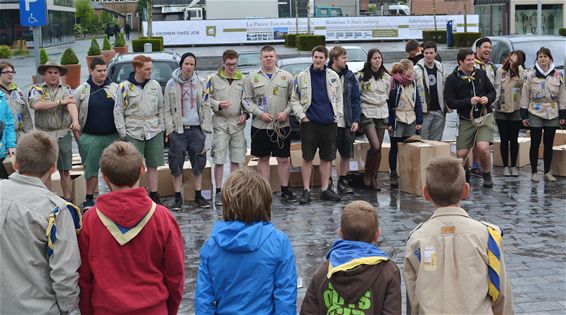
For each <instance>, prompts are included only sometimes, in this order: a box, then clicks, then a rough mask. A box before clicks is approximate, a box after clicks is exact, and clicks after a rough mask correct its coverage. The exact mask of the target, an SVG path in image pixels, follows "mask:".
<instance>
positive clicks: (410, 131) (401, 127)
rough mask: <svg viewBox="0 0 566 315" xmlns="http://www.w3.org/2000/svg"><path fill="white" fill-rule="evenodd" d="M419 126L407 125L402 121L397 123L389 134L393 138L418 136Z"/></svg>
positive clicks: (414, 124)
mask: <svg viewBox="0 0 566 315" xmlns="http://www.w3.org/2000/svg"><path fill="white" fill-rule="evenodd" d="M416 126H417V124H416V123H415V122H413V123H412V124H406V123H403V122H400V121H396V122H395V129H394V130H393V131H390V132H389V136H390V137H393V138H408V137H410V136H414V135H416V134H417V129H416Z"/></svg>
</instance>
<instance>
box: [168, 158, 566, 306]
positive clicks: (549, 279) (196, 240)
mask: <svg viewBox="0 0 566 315" xmlns="http://www.w3.org/2000/svg"><path fill="white" fill-rule="evenodd" d="M381 176H382V181H383V183H384V184H387V181H388V178H387V174H386V173H382V175H381ZM494 184H495V185H494V188H493V189H486V188H483V187H482V181H481V179H479V178H474V177H472V193H471V196H470V198H469V200H467V201H465V202H464V203H463V207H464V208H465V209H467V210H468V211H469V213H470V215H471V216H472V217H474V218H475V219H478V220H485V221H488V222H491V223H494V224H497V225H499V226H501V227H502V228H503V229H504V232H505V235H504V236H503V244H504V252H505V259H506V265H507V271H508V275H509V277H510V279H511V285H512V290H513V299H514V306H515V312H516V313H517V314H538V315H540V314H566V288H565V286H566V254H565V252H566V189H565V188H566V178H560V177H559V178H558V181H557V182H555V183H544V182H542V181H541V182H540V183H531V181H530V168H529V167H528V166H527V167H524V168H522V169H521V175H520V177H518V178H512V177H501V168H495V170H494ZM319 191H320V189H319V190H318V191H317V190H316V189H315V190H314V193H313V194H314V196H313V197H314V198H313V199H314V200H313V202H312V203H311V205H308V206H300V205H298V204H295V205H291V206H287V205H282V204H281V203H280V202H279V197H278V194H274V195H273V199H274V202H273V210H272V211H273V214H272V217H273V222H274V223H275V225H276V226H277V227H278V228H279V229H281V230H283V231H284V232H286V233H287V234H288V235H289V238H290V239H291V243H292V245H293V247H294V250H295V255H296V259H297V263H298V268H297V269H298V272H299V275H300V277H301V278H302V282H303V286H302V288H300V289H299V291H298V305H297V309H299V308H300V303H301V301H302V298H303V296H304V294H305V291H306V288H307V286H308V283H309V281H310V278H311V276H312V274H313V272H314V271H315V270H316V268H317V266H318V265H319V263H320V262H321V261H322V260H323V257H324V255H325V254H326V252H327V250H328V249H329V247H330V246H331V245H332V243H333V242H334V240H335V239H336V237H337V234H336V231H337V229H338V227H339V225H340V211H341V209H342V208H343V207H344V205H346V204H347V203H348V202H350V201H351V200H355V199H362V200H366V201H369V202H371V203H372V204H374V205H375V206H376V207H377V209H378V213H379V218H380V225H381V229H382V235H383V236H382V237H381V239H380V240H379V246H381V247H382V249H383V250H385V251H386V252H387V253H389V254H390V256H391V257H392V259H393V260H394V261H395V263H397V265H398V266H399V268H401V269H402V268H403V254H404V246H405V239H406V237H407V235H408V233H409V232H410V231H411V230H412V229H413V228H414V227H415V226H416V225H417V224H418V223H420V222H422V221H424V220H426V219H427V218H429V217H430V216H431V214H432V211H433V209H432V208H431V205H430V204H429V203H428V202H426V201H425V200H424V199H423V198H421V197H416V196H413V195H409V194H406V193H400V192H399V190H389V188H386V189H384V190H383V191H381V192H378V193H375V192H371V191H369V190H363V189H362V188H359V189H355V194H354V195H350V196H347V197H346V198H345V199H344V200H343V201H342V202H340V203H337V204H335V203H332V202H321V201H318V200H317V195H318V192H319ZM297 193H298V192H297ZM166 202H172V200H166ZM220 216H221V210H214V209H213V210H211V209H208V210H200V209H196V208H195V207H194V206H193V205H191V204H186V205H185V206H184V209H183V211H182V212H180V213H175V217H176V218H177V220H178V222H179V225H180V227H181V230H182V232H183V236H184V240H185V253H186V256H185V259H186V263H185V265H186V283H185V294H184V297H183V302H182V306H181V311H180V314H193V313H194V291H195V287H196V273H197V269H198V262H199V255H198V253H199V249H200V247H201V246H202V244H203V243H204V241H205V240H206V239H207V238H208V236H209V233H210V231H211V229H212V225H213V223H214V221H215V220H216V219H218V218H219V217H220ZM402 287H403V288H402V290H403V309H404V308H405V293H404V291H405V289H404V284H402Z"/></svg>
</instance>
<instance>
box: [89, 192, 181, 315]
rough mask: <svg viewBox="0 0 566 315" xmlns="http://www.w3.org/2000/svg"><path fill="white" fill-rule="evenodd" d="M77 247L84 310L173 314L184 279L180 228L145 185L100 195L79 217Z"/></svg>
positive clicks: (177, 306) (107, 312)
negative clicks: (155, 204) (149, 195)
mask: <svg viewBox="0 0 566 315" xmlns="http://www.w3.org/2000/svg"><path fill="white" fill-rule="evenodd" d="M103 221H104V223H103ZM120 242H121V243H122V245H120ZM79 247H80V251H81V261H82V264H81V267H80V268H79V275H80V279H79V285H80V289H81V293H80V305H79V306H80V309H81V313H82V314H83V315H84V314H117V313H120V314H126V313H128V314H137V315H144V314H151V315H154V314H177V311H178V309H179V304H180V303H181V297H182V295H183V285H184V282H185V274H184V252H183V239H182V236H181V231H180V230H179V226H178V225H177V222H176V221H175V219H174V218H173V216H171V214H170V213H169V210H167V209H166V208H165V207H163V206H156V207H153V202H152V201H151V199H149V198H148V196H147V193H146V192H145V190H144V188H135V189H131V190H125V191H116V192H111V193H109V194H105V195H102V196H100V197H99V198H98V200H97V202H96V205H95V207H93V208H91V210H89V211H88V212H87V213H86V215H85V216H84V218H83V227H82V230H81V233H80V235H79Z"/></svg>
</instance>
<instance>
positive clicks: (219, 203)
mask: <svg viewBox="0 0 566 315" xmlns="http://www.w3.org/2000/svg"><path fill="white" fill-rule="evenodd" d="M214 205H215V206H217V207H222V194H221V193H216V194H215V195H214Z"/></svg>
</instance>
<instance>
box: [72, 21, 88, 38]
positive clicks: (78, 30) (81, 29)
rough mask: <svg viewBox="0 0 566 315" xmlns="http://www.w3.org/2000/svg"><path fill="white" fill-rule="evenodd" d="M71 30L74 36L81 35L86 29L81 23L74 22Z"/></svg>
mask: <svg viewBox="0 0 566 315" xmlns="http://www.w3.org/2000/svg"><path fill="white" fill-rule="evenodd" d="M73 31H74V32H75V36H81V35H84V34H85V32H86V30H85V28H84V27H82V25H80V24H75V26H74V28H73Z"/></svg>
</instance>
